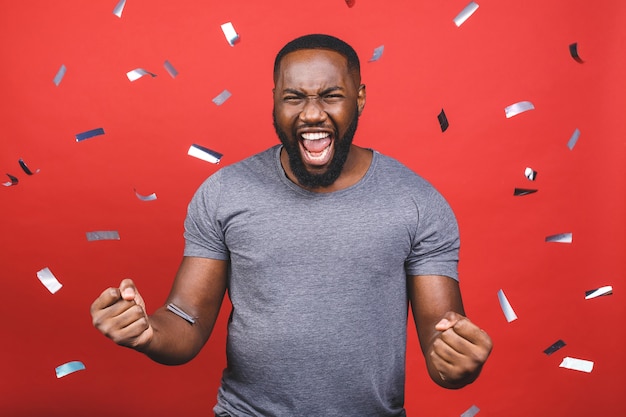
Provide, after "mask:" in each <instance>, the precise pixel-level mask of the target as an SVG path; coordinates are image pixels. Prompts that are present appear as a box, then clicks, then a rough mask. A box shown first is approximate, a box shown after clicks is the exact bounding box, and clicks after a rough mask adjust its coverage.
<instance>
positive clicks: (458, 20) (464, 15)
mask: <svg viewBox="0 0 626 417" xmlns="http://www.w3.org/2000/svg"><path fill="white" fill-rule="evenodd" d="M477 9H478V4H476V3H474V2H473V1H471V2H470V3H469V4H468V5H467V6H465V8H464V9H463V10H461V13H459V14H458V15H456V17H455V18H454V24H455V25H456V27H459V26H461V25H462V24H463V23H465V21H466V20H467V19H469V17H470V16H471V15H473V14H474V12H475V11H476V10H477Z"/></svg>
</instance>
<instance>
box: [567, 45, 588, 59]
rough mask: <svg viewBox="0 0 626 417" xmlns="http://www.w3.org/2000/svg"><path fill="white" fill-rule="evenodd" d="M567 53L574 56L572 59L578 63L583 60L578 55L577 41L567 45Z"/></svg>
mask: <svg viewBox="0 0 626 417" xmlns="http://www.w3.org/2000/svg"><path fill="white" fill-rule="evenodd" d="M569 54H570V55H571V56H572V58H574V61H576V62H578V63H581V64H582V63H583V62H585V61H583V60H582V58H581V57H580V56H579V55H578V43H577V42H574V43H572V44H570V46H569Z"/></svg>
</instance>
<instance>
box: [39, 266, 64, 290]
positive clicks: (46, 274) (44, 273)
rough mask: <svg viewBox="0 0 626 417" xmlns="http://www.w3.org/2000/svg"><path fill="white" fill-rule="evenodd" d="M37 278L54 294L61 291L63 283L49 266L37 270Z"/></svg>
mask: <svg viewBox="0 0 626 417" xmlns="http://www.w3.org/2000/svg"><path fill="white" fill-rule="evenodd" d="M37 278H39V281H41V283H42V284H43V285H44V286H45V287H46V288H47V289H48V291H50V292H51V293H52V294H54V293H55V292H57V291H59V290H60V289H61V287H63V284H61V283H60V282H59V280H58V279H57V277H55V276H54V274H53V273H52V271H50V269H49V268H44V269H42V270H40V271H38V272H37Z"/></svg>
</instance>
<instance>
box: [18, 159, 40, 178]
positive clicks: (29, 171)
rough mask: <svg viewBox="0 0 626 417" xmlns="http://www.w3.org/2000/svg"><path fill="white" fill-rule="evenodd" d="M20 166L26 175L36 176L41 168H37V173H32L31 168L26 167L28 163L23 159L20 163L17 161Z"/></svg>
mask: <svg viewBox="0 0 626 417" xmlns="http://www.w3.org/2000/svg"><path fill="white" fill-rule="evenodd" d="M17 162H18V163H19V164H20V166H21V167H22V169H23V170H24V172H25V173H26V175H34V174H36V173H38V172H39V168H37V170H36V171H35V172H33V171H31V170H30V168H28V166H27V165H26V163H25V162H24V160H23V159H21V158H20V160H19V161H17Z"/></svg>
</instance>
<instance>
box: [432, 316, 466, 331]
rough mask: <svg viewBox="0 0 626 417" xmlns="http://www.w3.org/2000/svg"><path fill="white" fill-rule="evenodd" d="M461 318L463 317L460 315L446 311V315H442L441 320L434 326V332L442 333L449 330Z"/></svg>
mask: <svg viewBox="0 0 626 417" xmlns="http://www.w3.org/2000/svg"><path fill="white" fill-rule="evenodd" d="M462 318H464V316H462V315H461V314H459V313H456V312H454V311H448V312H447V313H446V314H444V315H443V317H442V318H441V320H439V322H438V323H437V324H435V330H438V331H440V332H444V331H446V330H448V329H451V328H453V327H454V325H455V324H457V322H458V321H459V320H461V319H462Z"/></svg>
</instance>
